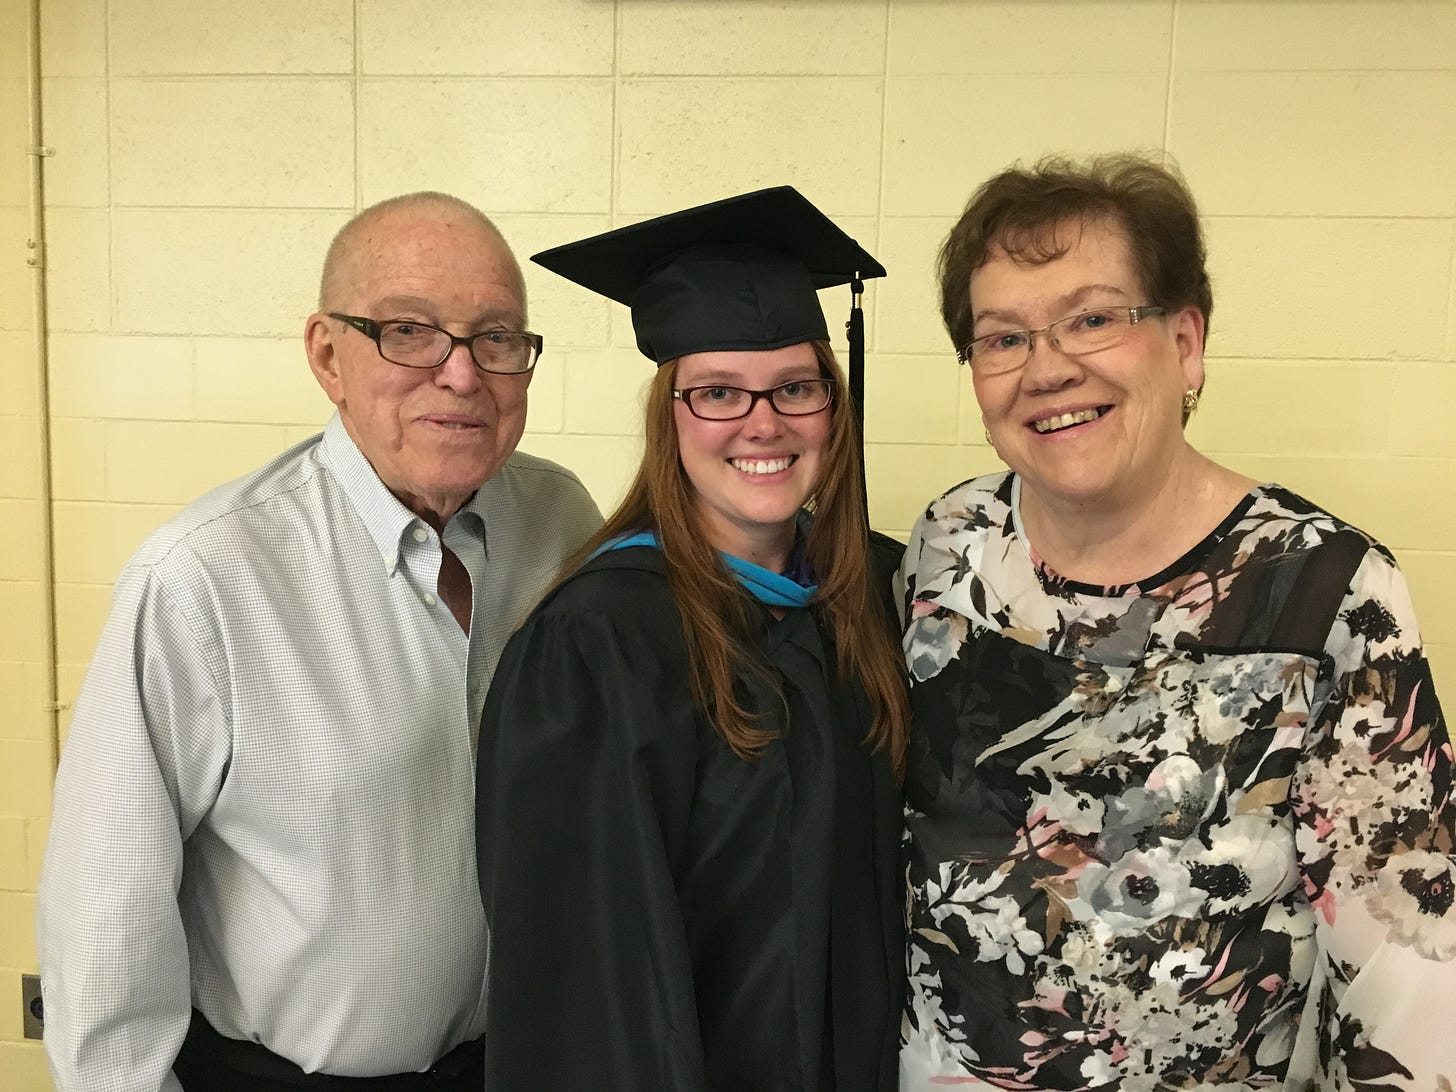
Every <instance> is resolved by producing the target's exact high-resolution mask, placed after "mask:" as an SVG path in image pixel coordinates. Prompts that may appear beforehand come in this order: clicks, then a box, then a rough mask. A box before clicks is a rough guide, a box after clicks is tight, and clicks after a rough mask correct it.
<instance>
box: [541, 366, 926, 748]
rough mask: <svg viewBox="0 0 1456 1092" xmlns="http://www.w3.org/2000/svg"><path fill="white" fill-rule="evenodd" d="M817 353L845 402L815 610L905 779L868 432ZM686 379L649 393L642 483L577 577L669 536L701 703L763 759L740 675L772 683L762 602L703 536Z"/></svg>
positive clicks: (817, 535)
mask: <svg viewBox="0 0 1456 1092" xmlns="http://www.w3.org/2000/svg"><path fill="white" fill-rule="evenodd" d="M810 344H811V345H812V346H813V348H814V356H815V359H816V360H817V361H818V363H819V367H820V370H821V372H822V373H823V374H824V377H825V378H826V379H833V380H834V381H835V383H836V390H837V392H838V394H837V396H836V398H835V400H834V402H833V403H832V404H831V405H830V408H829V410H828V412H829V413H830V414H832V417H831V420H830V426H829V441H828V446H827V449H826V451H825V457H824V472H823V476H822V478H821V480H820V481H819V483H818V486H817V488H816V489H815V493H814V496H813V498H812V499H811V500H810V503H809V507H810V509H811V510H812V512H813V515H814V518H813V521H812V523H811V525H810V529H809V534H808V539H807V541H806V543H805V559H806V560H807V562H808V564H809V567H810V569H811V571H812V572H813V573H814V574H815V577H816V578H817V579H818V581H819V593H818V596H817V597H816V599H815V607H816V609H817V610H818V611H819V612H820V614H821V615H822V616H823V618H824V619H825V621H826V622H827V623H828V628H829V630H830V632H831V633H832V634H833V637H834V646H835V649H836V656H837V661H838V663H837V667H838V672H839V676H840V678H842V679H848V678H858V679H859V681H860V684H861V685H862V686H863V687H864V689H865V693H866V695H867V696H868V697H869V700H870V707H871V709H872V710H873V712H874V721H873V723H872V725H871V727H870V731H869V733H868V735H867V736H866V737H865V742H866V743H867V744H868V745H870V746H871V747H873V748H874V749H875V750H884V751H886V752H887V753H888V754H889V756H890V762H891V765H892V766H893V767H894V769H895V772H896V774H897V775H899V774H900V773H901V772H902V771H903V768H904V762H905V736H906V733H907V731H908V724H909V709H908V705H907V701H906V696H905V682H904V666H903V663H904V661H903V659H902V658H901V654H900V649H899V646H898V644H897V643H896V641H895V639H894V637H893V635H892V634H891V632H890V628H889V624H888V619H886V621H885V623H884V624H882V623H881V621H880V619H881V618H884V616H885V611H884V609H883V608H882V607H881V604H880V597H879V596H878V595H877V594H876V591H875V589H874V587H873V584H872V581H873V580H874V579H875V575H874V573H873V572H872V569H871V565H870V553H869V522H868V520H867V518H866V516H865V511H864V505H863V504H862V503H861V501H860V491H859V480H860V469H859V468H860V441H859V429H858V427H857V426H856V424H855V420H854V414H853V413H851V412H849V407H848V405H847V404H845V401H844V398H845V393H844V392H845V390H846V386H845V379H844V373H843V372H842V371H841V370H840V367H839V364H838V362H837V361H836V360H835V359H834V352H833V350H832V349H831V348H830V347H829V343H828V342H827V341H815V342H811V343H810ZM676 373H677V365H676V363H675V362H672V363H668V364H664V365H662V367H660V368H658V369H657V375H656V376H655V377H654V379H653V381H652V385H651V387H650V389H649V391H648V395H647V410H646V444H645V449H644V451H643V454H642V464H641V466H639V467H638V469H637V476H636V478H635V479H634V480H633V482H632V485H631V487H630V488H629V489H628V490H627V495H626V496H625V497H624V498H623V500H622V503H621V504H620V505H618V507H617V510H616V511H615V512H613V513H612V515H611V516H610V517H608V519H607V521H606V523H605V525H603V527H602V529H601V530H600V531H598V532H597V533H596V534H595V535H593V536H592V538H591V539H590V541H588V542H587V544H586V545H585V546H583V547H582V549H581V550H580V552H579V553H578V554H577V556H576V557H574V558H573V559H572V560H571V561H570V562H568V563H567V568H566V570H565V571H567V572H570V571H572V570H574V569H575V568H576V567H577V566H578V565H579V564H580V563H581V562H582V561H583V560H585V559H586V558H587V557H590V556H591V554H592V553H593V552H595V551H596V550H597V549H598V548H599V547H600V546H601V545H602V544H603V543H606V542H608V541H610V540H612V539H614V538H616V537H617V536H619V535H623V534H629V533H631V532H633V531H656V532H657V537H658V541H659V543H660V544H661V547H662V560H663V570H664V572H665V573H666V576H667V583H668V587H669V588H670V589H671V591H672V596H673V600H674V602H675V603H676V605H677V609H678V613H679V615H680V616H681V618H682V628H683V640H684V642H685V644H686V647H687V658H688V663H689V664H690V665H691V670H692V690H693V698H694V701H695V702H696V704H697V706H698V708H699V709H701V710H702V711H703V713H704V715H705V716H707V717H708V718H709V719H710V720H711V721H712V722H713V724H714V726H715V727H716V728H717V729H718V732H719V734H721V735H722V737H723V739H724V741H725V742H726V743H727V744H728V746H729V747H731V748H732V749H733V752H734V754H736V755H738V756H739V757H740V758H743V759H748V760H752V759H755V758H756V757H757V756H758V755H759V754H760V753H761V752H762V751H763V749H764V747H765V746H767V745H768V743H769V742H770V741H771V740H772V739H773V738H774V733H773V732H771V731H768V730H765V729H763V728H761V727H759V726H758V724H757V720H758V716H759V714H757V713H756V712H755V711H753V710H750V709H747V708H745V707H744V705H743V703H742V702H741V701H740V700H739V697H738V695H737V694H736V693H735V691H734V686H733V681H734V676H735V673H738V674H742V673H744V672H750V673H755V674H758V675H759V676H760V677H761V678H765V679H770V681H771V676H770V674H769V672H768V669H767V666H766V665H764V664H763V663H761V662H760V661H759V660H757V659H756V658H755V657H754V656H753V655H752V653H751V652H750V651H749V649H750V647H751V640H750V638H751V633H752V622H751V619H752V618H753V614H752V613H751V612H750V601H749V599H748V597H747V596H746V595H745V594H744V592H743V591H742V589H741V588H740V587H739V586H738V584H737V582H736V581H735V580H734V578H733V577H732V575H731V574H730V573H729V572H728V570H727V569H726V568H725V567H724V566H723V564H722V562H721V561H720V560H719V557H718V552H717V550H716V549H715V548H714V547H713V545H712V544H711V543H710V542H709V541H708V540H707V536H706V535H704V534H703V533H702V528H701V524H700V520H699V518H698V512H697V505H696V492H695V490H694V488H693V485H692V482H691V481H689V480H688V476H687V472H686V471H685V470H684V469H683V465H682V460H681V458H680V457H679V455H678V440H677V423H676V420H675V418H674V413H673V402H674V399H673V397H672V391H673V383H674V380H675V378H676ZM775 688H777V687H775Z"/></svg>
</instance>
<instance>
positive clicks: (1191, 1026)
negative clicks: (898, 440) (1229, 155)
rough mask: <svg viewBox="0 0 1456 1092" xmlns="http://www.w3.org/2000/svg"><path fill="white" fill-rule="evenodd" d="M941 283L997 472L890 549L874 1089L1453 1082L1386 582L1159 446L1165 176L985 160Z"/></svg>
mask: <svg viewBox="0 0 1456 1092" xmlns="http://www.w3.org/2000/svg"><path fill="white" fill-rule="evenodd" d="M940 274H941V288H942V299H943V314H944V318H945V322H946V326H947V327H948V329H949V331H950V335H951V338H952V339H953V341H954V344H955V346H956V349H957V350H958V354H959V357H960V359H961V360H962V361H963V362H965V363H966V364H968V365H969V366H970V369H971V378H972V381H973V383H974V386H975V391H976V398H977V400H978V402H979V404H980V408H981V413H982V419H983V421H984V423H985V426H986V430H987V434H988V436H989V438H990V441H991V443H993V444H994V445H995V448H996V451H997V452H998V453H999V454H1000V456H1001V457H1002V458H1003V459H1004V460H1005V462H1006V463H1007V465H1008V466H1009V467H1010V470H1009V471H1008V472H1005V473H999V474H991V475H987V476H985V477H982V478H976V479H974V480H972V481H969V482H966V483H964V484H962V485H958V486H956V487H955V488H954V489H952V490H951V491H950V492H948V493H946V494H944V495H943V496H941V497H939V498H938V499H936V500H933V501H931V502H930V504H929V506H928V507H927V509H926V511H925V513H924V515H923V516H922V517H921V518H920V520H919V522H918V524H917V526H916V528H915V531H914V534H913V536H912V538H911V541H910V545H909V549H908V551H907V553H906V557H905V562H904V565H903V568H902V577H903V582H904V593H905V603H906V607H907V629H906V635H905V650H906V655H907V659H908V662H909V667H910V672H911V676H912V679H911V685H912V698H911V703H912V710H913V713H912V733H911V745H910V754H909V766H908V772H907V778H906V788H905V791H906V813H907V823H908V830H909V835H908V837H909V866H908V867H909V885H910V921H909V928H910V946H909V965H908V971H909V975H910V989H909V996H908V1001H907V1010H906V1020H905V1030H904V1036H905V1042H904V1044H903V1047H902V1052H901V1079H902V1087H903V1088H905V1089H909V1090H915V1089H925V1088H931V1087H934V1088H940V1087H945V1086H947V1085H965V1084H978V1083H981V1084H988V1085H993V1086H996V1087H1000V1088H1013V1089H1087V1088H1116V1089H1121V1090H1123V1092H1128V1090H1142V1089H1149V1090H1151V1089H1175V1088H1185V1089H1192V1088H1200V1089H1201V1088H1207V1087H1212V1086H1217V1087H1221V1088H1223V1087H1229V1088H1245V1089H1253V1088H1270V1087H1274V1088H1278V1087H1283V1088H1288V1089H1306V1088H1320V1089H1326V1088H1352V1087H1353V1088H1361V1089H1407V1088H1410V1089H1422V1090H1430V1089H1435V1088H1450V1087H1451V1084H1450V1083H1448V1082H1450V1081H1451V1080H1452V1079H1453V1078H1456V1046H1453V1045H1452V1039H1451V1037H1450V1036H1449V1035H1433V1034H1431V1031H1432V1024H1431V1023H1430V1021H1429V1020H1428V1019H1427V1018H1426V1017H1425V1013H1426V1012H1427V1011H1435V1012H1441V1013H1443V1016H1442V1017H1441V1020H1442V1021H1443V1022H1444V1023H1445V1024H1446V1025H1447V1026H1448V1027H1449V1024H1450V1019H1451V1018H1450V1014H1451V1013H1452V1012H1453V1011H1456V962H1453V957H1456V911H1453V909H1452V905H1453V884H1456V863H1453V859H1452V856H1451V852H1452V842H1453V830H1456V801H1453V793H1452V750H1451V743H1450V739H1449V737H1448V735H1447V730H1446V725H1445V723H1444V721H1443V719H1442V715H1441V709H1440V706H1439V704H1438V703H1437V700H1436V695H1435V693H1434V691H1433V689H1432V686H1431V677H1430V672H1429V669H1428V665H1427V662H1426V660H1425V657H1424V656H1423V655H1422V652H1421V643H1420V638H1419V637H1418V635H1417V633H1416V624H1415V617H1414V614H1413V613H1412V609H1411V604H1410V599H1409V596H1408V594H1407V591H1406V585H1405V581H1404V580H1403V579H1402V577H1401V574H1400V572H1399V571H1398V570H1397V569H1396V566H1395V562H1394V561H1393V560H1392V558H1391V555H1390V553H1389V552H1388V551H1387V550H1385V549H1384V548H1383V547H1382V546H1380V545H1379V544H1378V543H1377V542H1375V541H1373V540H1372V539H1371V538H1370V537H1369V536H1367V535H1365V534H1363V533H1362V532H1360V531H1358V530H1356V529H1355V528H1353V527H1351V526H1350V525H1348V524H1346V523H1344V522H1342V521H1341V520H1339V519H1337V518H1335V517H1334V516H1331V515H1330V514H1328V513H1326V512H1324V511H1322V510H1320V509H1319V508H1317V507H1315V506H1314V505H1313V504H1311V503H1310V502H1309V501H1306V500H1304V499H1303V498H1301V497H1299V496H1296V495H1295V494H1293V493H1291V492H1289V491H1288V490H1287V489H1282V488H1280V487H1279V486H1277V485H1271V484H1259V483H1257V482H1255V481H1253V480H1251V479H1248V478H1245V477H1244V476H1243V475H1241V474H1238V473H1235V472H1234V471H1232V470H1229V469H1228V468H1226V467H1223V466H1220V465H1218V464H1217V463H1215V462H1213V461H1211V460H1210V459H1208V458H1206V457H1205V456H1203V455H1201V454H1199V452H1197V451H1196V450H1194V448H1193V447H1191V446H1190V445H1189V443H1188V441H1187V440H1186V439H1185V437H1184V434H1183V425H1184V423H1185V422H1186V420H1187V418H1188V415H1189V414H1190V413H1192V412H1193V410H1194V409H1195V408H1196V406H1197V405H1198V398H1199V393H1200V391H1201V390H1202V388H1203V380H1204V366H1203V346H1204V339H1205V335H1206V333H1207V329H1208V316H1209V312H1210V310H1211V307H1212V299H1211V294H1210V289H1209V281H1208V276H1207V274H1206V272H1205V270H1204V247H1203V241H1202V238H1201V233H1200V229H1199V223H1198V216H1197V211H1196V209H1195V207H1194V204H1193V200H1192V198H1191V196H1190V195H1189V193H1188V191H1187V190H1186V189H1185V188H1184V186H1183V184H1182V183H1181V181H1179V180H1178V179H1177V178H1176V177H1175V176H1174V175H1172V174H1171V173H1170V172H1168V171H1167V170H1164V169H1163V168H1161V167H1159V166H1156V165H1154V164H1152V163H1149V162H1145V161H1143V160H1140V159H1135V158H1131V157H1115V158H1105V159H1099V160H1095V161H1093V162H1091V163H1090V164H1088V165H1086V166H1080V165H1076V164H1073V163H1069V162H1066V161H1060V160H1058V161H1045V162H1043V163H1041V164H1040V165H1038V166H1037V167H1035V168H1034V169H1031V170H1019V169H1018V170H1010V171H1007V172H1005V173H1003V174H1001V175H998V176H997V177H995V178H993V179H992V180H991V181H989V182H987V183H986V184H985V185H984V186H983V187H982V188H981V189H980V190H979V191H978V192H977V194H976V195H975V196H974V198H973V199H972V201H971V203H970V205H969V206H968V207H967V209H966V211H965V213H964V215H963V216H962V217H961V219H960V221H959V223H957V224H956V226H955V228H954V229H953V230H952V231H951V234H950V236H949V238H948V240H947V241H946V243H945V245H944V247H943V249H942V252H941V262H940Z"/></svg>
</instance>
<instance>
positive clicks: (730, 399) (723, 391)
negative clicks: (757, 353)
mask: <svg viewBox="0 0 1456 1092" xmlns="http://www.w3.org/2000/svg"><path fill="white" fill-rule="evenodd" d="M672 396H673V397H674V398H676V399H678V400H679V401H681V402H682V404H683V405H685V406H687V408H688V412H689V413H691V414H692V415H693V416H694V417H701V418H702V419H703V420H704V421H736V420H738V419H739V418H740V417H747V416H748V415H749V414H750V413H752V412H753V407H754V406H756V405H758V400H759V399H760V398H767V399H768V404H769V405H771V406H772V407H773V408H774V409H775V410H777V411H778V412H779V413H781V414H783V415H784V416H785V417H807V416H808V415H809V414H811V413H818V412H819V411H820V410H822V409H824V408H825V407H826V406H828V405H829V403H830V402H832V401H834V380H832V379H793V380H790V381H789V382H787V383H780V384H779V385H778V386H777V387H769V388H768V389H767V390H762V391H751V390H747V389H745V388H743V387H725V386H724V385H723V384H721V383H718V384H714V385H713V386H709V387H684V388H683V389H682V390H675V391H673V392H672Z"/></svg>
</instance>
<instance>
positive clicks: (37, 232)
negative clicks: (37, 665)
mask: <svg viewBox="0 0 1456 1092" xmlns="http://www.w3.org/2000/svg"><path fill="white" fill-rule="evenodd" d="M26 8H27V12H26V14H27V20H26V46H27V51H26V80H25V85H26V92H27V97H28V99H29V108H30V117H29V140H30V143H29V146H28V147H27V149H26V152H27V155H26V158H27V159H28V160H29V163H30V239H29V241H28V242H27V244H26V245H27V246H28V248H29V256H28V258H27V261H28V264H29V265H30V283H31V306H32V318H31V326H32V332H33V336H34V340H35V349H34V353H33V361H34V366H35V418H36V436H37V440H38V443H39V446H40V458H39V460H38V462H39V466H40V470H39V473H38V475H37V482H36V486H37V491H38V494H39V496H38V501H39V504H40V509H41V518H40V534H41V543H40V557H41V562H40V565H41V571H40V585H41V619H40V626H41V631H40V634H39V638H40V648H41V655H42V657H43V661H42V666H43V677H44V679H45V686H46V698H45V708H46V715H47V717H48V720H49V730H48V731H47V733H46V738H47V740H48V742H49V745H50V762H51V770H52V771H54V770H55V768H56V763H57V761H58V760H59V755H60V728H61V710H62V709H63V708H64V706H63V705H62V703H61V700H60V678H59V672H58V665H57V650H56V565H55V535H54V528H55V521H54V509H53V505H52V503H51V403H50V385H49V376H50V369H49V366H48V363H47V360H48V354H47V344H46V343H47V337H46V246H45V237H46V236H45V170H44V159H45V157H47V156H49V155H51V154H52V153H51V149H49V148H47V147H46V146H45V142H44V135H45V134H44V132H43V129H42V125H41V89H40V76H41V67H40V0H28V2H27V4H26Z"/></svg>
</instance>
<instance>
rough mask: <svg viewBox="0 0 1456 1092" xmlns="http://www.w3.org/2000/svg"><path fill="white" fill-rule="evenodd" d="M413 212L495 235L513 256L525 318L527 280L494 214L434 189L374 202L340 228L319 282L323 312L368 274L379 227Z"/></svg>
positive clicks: (507, 254) (506, 254)
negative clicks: (441, 216)
mask: <svg viewBox="0 0 1456 1092" xmlns="http://www.w3.org/2000/svg"><path fill="white" fill-rule="evenodd" d="M411 215H421V216H429V215H443V216H447V217H453V218H456V219H460V220H464V221H466V222H467V223H470V224H472V225H474V226H476V227H479V228H481V229H483V230H484V231H485V232H486V233H487V234H488V235H491V236H494V237H495V239H496V240H497V241H498V242H499V244H500V246H499V249H500V252H501V254H502V255H503V256H504V257H506V258H508V259H509V261H510V265H511V268H512V269H513V271H514V274H515V282H516V283H515V287H516V294H517V295H518V296H519V297H520V301H521V309H522V317H524V314H525V306H526V282H525V280H524V279H523V278H522V276H521V269H520V266H519V264H518V263H517V262H516V260H515V256H514V255H513V254H512V253H511V248H510V246H509V245H508V244H507V243H506V241H505V237H504V236H503V235H501V233H500V230H499V229H498V228H497V227H496V226H495V224H494V223H492V222H491V219H490V217H488V216H486V215H485V213H483V212H481V211H480V210H479V209H478V208H476V207H475V206H474V205H472V204H470V202H468V201H462V200H461V199H460V198H458V197H454V196H452V195H450V194H448V193H437V192H435V191H433V190H423V191H421V192H419V193H406V194H401V195H400V196H398V197H389V198H386V199H385V200H383V201H380V202H378V203H377V204H373V205H370V206H369V207H368V208H367V209H364V210H363V211H362V212H360V213H359V214H358V215H356V216H355V217H354V218H353V219H352V220H350V221H349V222H348V223H347V224H345V225H344V226H343V227H341V228H340V229H339V232H338V234H337V235H335V236H334V241H333V242H332V243H330V244H329V250H328V254H327V255H325V257H324V271H323V276H322V277H321V278H320V281H319V310H320V311H330V310H337V309H338V308H339V307H340V306H341V305H342V304H341V301H342V299H343V298H344V297H345V296H347V295H348V292H349V288H350V286H351V285H353V284H355V283H357V282H358V281H359V280H360V279H361V278H362V276H363V274H364V269H363V268H362V267H363V266H364V265H366V264H367V263H368V262H369V260H370V258H371V257H372V255H373V249H374V248H373V247H371V246H370V240H371V239H372V238H374V235H375V229H376V228H379V227H382V226H384V225H386V224H389V223H393V222H397V221H398V220H400V219H403V218H408V217H410V216H411Z"/></svg>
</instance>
